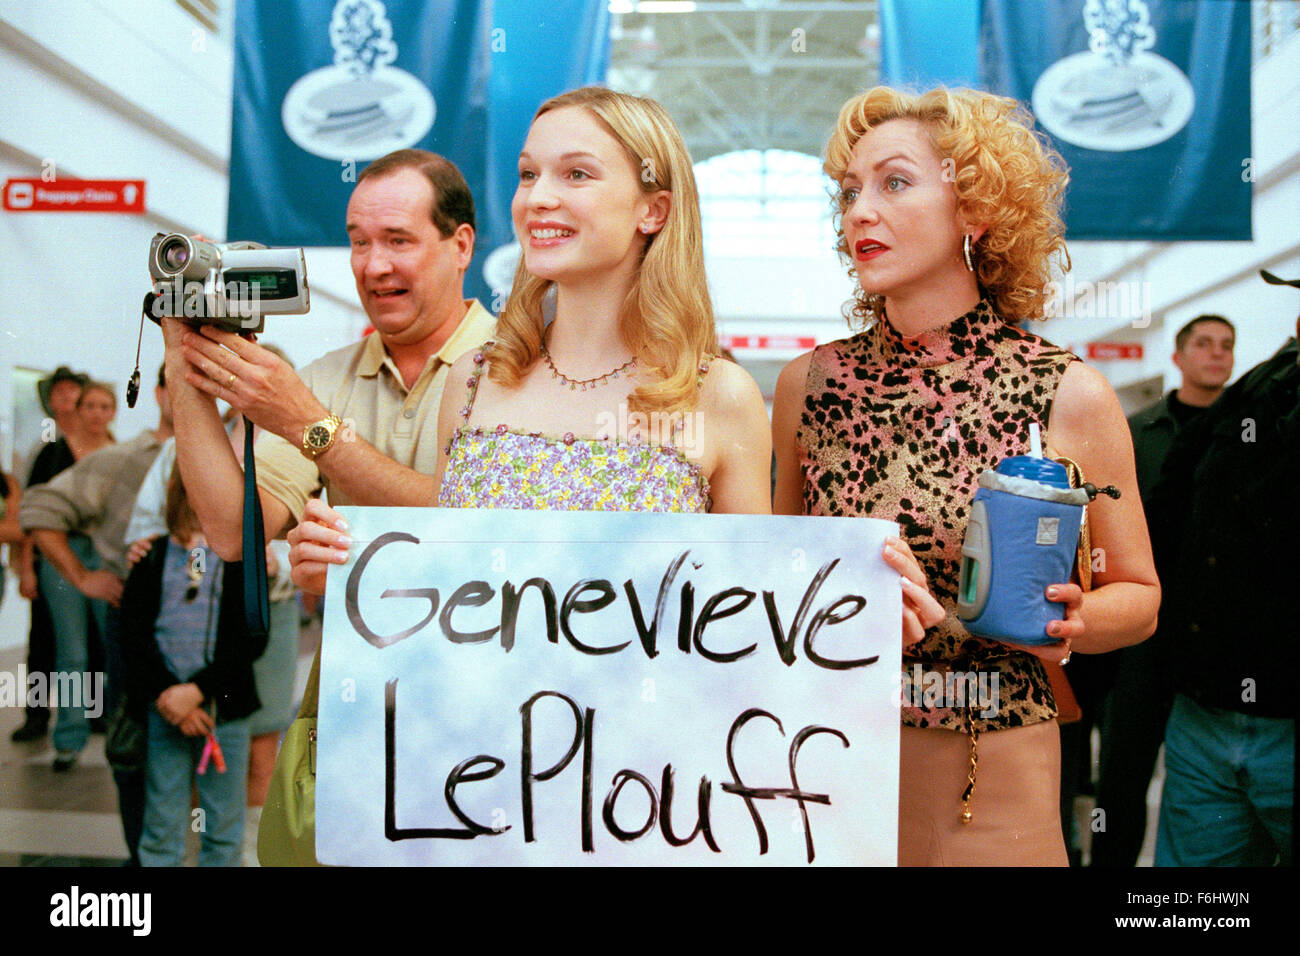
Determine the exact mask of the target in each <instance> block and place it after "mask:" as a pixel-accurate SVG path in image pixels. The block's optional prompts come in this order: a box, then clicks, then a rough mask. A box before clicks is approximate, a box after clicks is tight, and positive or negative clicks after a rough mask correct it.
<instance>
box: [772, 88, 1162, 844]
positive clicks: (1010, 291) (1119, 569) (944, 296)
mask: <svg viewBox="0 0 1300 956" xmlns="http://www.w3.org/2000/svg"><path fill="white" fill-rule="evenodd" d="M1031 122H1032V121H1031V120H1030V118H1029V116H1028V114H1027V113H1026V112H1025V111H1024V110H1023V108H1021V107H1020V106H1019V104H1017V103H1016V102H1015V101H1013V100H1009V99H1005V98H1002V97H997V96H992V95H989V94H985V93H979V92H973V91H969V90H943V89H940V90H933V91H930V92H928V93H925V94H923V95H911V94H907V93H901V92H898V91H895V90H892V89H888V88H885V87H877V88H875V89H872V90H869V91H868V92H866V93H864V94H862V95H860V96H857V97H855V98H853V99H852V100H850V101H849V102H848V103H846V104H845V105H844V107H843V109H842V110H841V112H840V116H839V120H838V122H837V124H836V128H835V131H834V133H833V134H832V136H831V140H830V143H829V145H828V146H827V155H826V164H825V170H826V172H827V173H828V174H829V175H830V176H831V178H832V179H834V180H835V182H836V184H837V185H838V187H839V190H838V197H837V199H838V207H837V216H838V233H839V244H838V248H839V251H840V253H841V254H842V255H844V256H845V257H847V258H848V259H849V261H850V264H851V269H850V274H852V275H853V276H854V277H855V278H856V280H857V284H858V289H857V292H856V295H855V301H854V303H853V305H852V306H851V308H850V310H849V311H850V313H851V314H852V315H853V316H854V317H856V318H858V319H860V320H862V321H864V322H867V323H869V324H868V325H867V327H866V329H865V330H864V331H862V332H860V333H859V334H857V335H854V336H853V337H851V338H848V339H844V340H841V341H838V342H831V343H829V344H827V345H823V346H820V347H819V348H817V349H815V350H813V351H812V352H810V353H808V354H806V355H803V356H801V357H800V358H798V359H796V360H795V361H794V362H792V363H790V365H788V366H787V367H786V368H785V370H784V371H783V372H782V373H781V377H780V380H779V382H778V384H777V390H776V403H775V410H774V413H773V443H774V446H775V450H776V456H777V487H776V498H775V502H774V510H775V511H776V512H777V513H783V514H810V515H838V516H853V515H861V516H870V517H874V518H885V519H889V520H895V521H897V522H898V523H899V525H900V527H901V531H902V534H901V540H896V541H895V544H894V547H895V548H896V549H897V550H898V551H900V552H901V553H903V554H904V555H911V554H915V556H916V559H917V562H918V563H919V569H916V568H914V569H913V570H910V571H904V584H903V587H904V593H905V594H910V595H913V596H914V597H916V596H919V595H926V594H929V595H932V596H933V597H934V598H937V599H938V602H939V605H941V612H940V613H938V614H933V615H931V614H926V615H924V616H922V617H921V619H920V620H908V619H906V618H905V621H904V633H903V641H904V651H903V679H902V688H903V694H902V703H903V706H902V722H903V727H902V736H901V753H900V803H899V862H900V863H902V864H904V865H926V864H930V865H934V864H950V865H964V864H985V865H990V864H991V865H998V864H1021V865H1035V864H1036V865H1064V864H1065V863H1066V862H1067V859H1066V852H1065V845H1064V841H1063V839H1062V834H1061V824H1060V814H1059V807H1058V799H1059V789H1060V740H1059V734H1058V730H1057V726H1056V720H1055V718H1056V715H1057V712H1056V704H1055V700H1054V698H1053V695H1052V690H1051V686H1050V683H1049V679H1048V677H1047V674H1046V671H1045V669H1044V662H1050V663H1051V664H1057V663H1064V662H1066V661H1068V660H1069V657H1070V652H1071V650H1072V649H1073V650H1076V651H1080V652H1085V653H1099V652H1103V651H1108V650H1112V649H1114V648H1117V647H1122V646H1125V645H1128V644H1135V643H1137V642H1139V641H1142V640H1144V639H1145V638H1146V637H1148V636H1149V635H1150V633H1151V631H1152V630H1153V629H1154V626H1155V616H1156V609H1157V607H1158V605H1159V585H1158V584H1157V582H1156V577H1155V571H1154V568H1153V565H1152V560H1151V547H1150V542H1149V540H1148V538H1147V535H1146V524H1145V521H1144V519H1143V515H1142V506H1141V502H1140V501H1139V498H1138V493H1137V481H1136V476H1135V472H1134V465H1133V447H1132V442H1131V439H1130V437H1129V432H1128V427H1127V423H1126V421H1125V419H1124V415H1123V412H1122V411H1121V409H1120V405H1119V402H1118V400H1117V399H1116V397H1115V394H1114V392H1113V391H1112V390H1111V388H1110V386H1109V385H1108V384H1107V383H1106V381H1105V380H1104V379H1103V378H1102V377H1101V376H1100V375H1099V374H1098V373H1097V372H1095V371H1093V370H1092V369H1089V368H1088V367H1087V366H1086V365H1084V364H1083V363H1082V362H1080V361H1078V360H1077V357H1076V356H1074V355H1072V354H1071V353H1069V352H1066V351H1064V350H1062V349H1059V348H1057V347H1056V346H1054V345H1051V344H1050V343H1048V342H1046V341H1044V340H1043V339H1041V338H1039V337H1038V336H1036V335H1033V334H1032V333H1030V332H1027V331H1024V330H1022V329H1021V328H1020V327H1019V323H1021V322H1022V321H1024V320H1026V319H1037V318H1040V317H1042V315H1043V312H1044V311H1045V308H1046V303H1047V299H1048V290H1049V289H1050V286H1049V282H1050V280H1051V276H1052V274H1053V271H1052V270H1053V267H1054V265H1055V264H1056V263H1054V261H1053V260H1063V262H1064V265H1066V267H1068V262H1069V260H1068V256H1067V255H1066V252H1065V243H1064V238H1063V232H1064V229H1063V226H1062V223H1061V219H1060V206H1061V201H1062V197H1063V193H1064V190H1065V185H1066V182H1067V181H1068V177H1067V174H1066V171H1065V169H1064V164H1063V163H1062V161H1061V160H1060V157H1059V156H1057V155H1056V154H1055V152H1054V151H1052V150H1051V149H1050V147H1047V146H1045V145H1044V144H1043V142H1042V141H1041V140H1040V139H1039V138H1038V136H1036V135H1035V133H1034V132H1033V131H1032V129H1031ZM1032 423H1037V424H1038V425H1039V426H1040V428H1042V429H1043V430H1044V433H1045V435H1046V440H1047V442H1048V453H1049V454H1051V455H1058V456H1065V457H1068V458H1070V459H1073V460H1074V461H1075V462H1076V463H1077V464H1078V465H1079V466H1080V468H1081V469H1082V471H1083V473H1084V474H1085V475H1086V476H1087V477H1088V479H1089V480H1090V481H1092V482H1093V483H1095V484H1097V485H1104V484H1114V485H1116V486H1118V487H1119V488H1120V489H1121V490H1122V492H1123V497H1122V498H1121V499H1120V500H1119V501H1118V502H1109V501H1108V502H1106V504H1104V505H1100V506H1098V507H1096V508H1093V509H1089V520H1090V522H1091V530H1092V543H1093V545H1094V547H1095V548H1099V549H1100V553H1101V554H1102V555H1104V561H1103V562H1100V563H1096V564H1095V565H1094V571H1095V573H1094V575H1093V579H1092V583H1093V589H1092V590H1091V591H1089V592H1087V593H1084V592H1083V591H1082V590H1081V589H1080V587H1079V586H1078V585H1077V584H1073V583H1069V582H1064V581H1062V582H1058V583H1055V584H1053V585H1051V586H1049V587H1048V588H1047V591H1046V596H1047V598H1048V599H1049V600H1052V601H1057V602H1060V603H1062V604H1063V605H1064V606H1065V619H1064V620H1062V621H1054V622H1053V623H1052V624H1050V625H1048V627H1047V634H1048V635H1049V636H1050V637H1052V638H1055V639H1056V641H1055V643H1051V644H1046V645H1041V646H1038V647H1026V646H1021V645H1012V644H1004V643H999V642H995V641H990V640H985V639H982V638H978V637H975V636H973V635H971V634H970V632H968V631H967V630H966V629H965V627H964V626H963V625H962V623H961V621H960V620H959V619H958V618H957V615H956V598H957V582H958V572H959V567H960V560H961V544H962V539H963V537H964V534H965V531H966V524H967V520H968V517H969V513H970V506H971V501H972V498H973V497H974V493H975V489H976V481H977V478H978V476H979V474H980V472H982V471H984V470H985V469H991V468H995V467H996V466H997V464H998V462H1000V461H1001V460H1002V459H1003V458H1007V457H1010V456H1014V455H1021V454H1027V453H1028V451H1027V448H1028V436H1029V425H1030V424H1032ZM1096 553H1098V552H1097V551H1094V554H1096ZM958 674H961V675H964V676H963V677H956V675H958ZM970 674H975V675H977V680H979V679H983V680H984V682H985V683H984V685H983V686H984V687H986V688H988V689H989V693H988V694H987V695H986V699H981V700H980V702H979V703H978V704H977V703H975V702H974V701H973V700H971V699H969V698H968V697H967V696H966V695H965V694H961V695H956V694H954V695H952V697H948V696H945V691H944V689H946V688H952V687H955V686H956V685H957V683H958V682H960V681H962V680H969V678H968V677H967V676H965V675H970ZM935 675H937V678H936V676H935ZM918 678H919V679H918ZM954 678H955V679H954ZM968 686H973V685H968ZM936 687H938V688H940V691H939V692H936V690H935V689H936Z"/></svg>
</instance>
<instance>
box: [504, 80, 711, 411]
mask: <svg viewBox="0 0 1300 956" xmlns="http://www.w3.org/2000/svg"><path fill="white" fill-rule="evenodd" d="M569 106H574V107H580V108H582V109H585V110H586V111H587V112H588V113H590V114H591V115H592V116H594V117H595V118H596V120H597V121H598V122H599V123H600V125H601V126H603V127H604V128H605V131H606V132H608V133H609V134H610V135H611V136H613V137H614V139H615V140H617V141H618V143H619V144H620V145H621V146H622V147H623V149H624V151H625V152H626V153H627V157H628V160H629V162H630V163H631V164H632V169H633V170H635V173H636V175H637V178H638V181H639V183H640V186H641V190H642V192H646V193H653V192H657V191H659V190H668V191H669V192H671V193H672V203H671V205H670V207H669V212H668V218H667V219H666V220H665V222H664V225H663V228H662V229H660V230H659V231H658V232H657V233H654V234H652V235H649V236H646V237H645V248H644V250H643V252H642V254H641V263H640V268H639V269H638V270H637V275H636V282H635V284H634V285H633V286H632V290H631V291H630V292H629V293H628V295H627V298H626V299H625V300H624V302H623V305H622V308H621V310H620V314H619V323H620V329H621V331H622V334H623V340H624V341H625V342H626V343H627V344H628V346H629V347H630V348H631V349H632V351H633V352H634V353H635V354H636V356H637V358H638V360H639V361H640V364H641V367H642V368H644V369H647V370H649V371H650V372H651V373H652V374H653V375H654V376H655V378H656V381H654V382H653V383H651V384H648V385H643V386H641V387H640V388H638V389H637V390H636V391H634V392H633V393H632V395H631V396H630V397H629V399H628V406H629V408H630V409H631V410H632V411H643V412H655V411H660V412H677V411H683V412H684V411H688V410H689V409H691V408H693V407H694V405H695V403H696V400H697V398H698V394H699V390H698V388H697V384H696V382H697V378H698V376H699V365H700V362H701V359H702V357H703V356H704V355H706V354H712V353H715V352H717V350H718V340H717V333H716V330H715V328H714V323H713V304H712V301H711V300H710V298H709V289H708V285H707V283H706V282H705V277H704V233H703V229H702V227H701V225H700V201H699V193H698V191H697V189H696V185H695V172H694V170H693V168H692V166H691V157H690V154H689V153H688V152H687V150H686V144H685V143H684V142H683V140H682V136H681V133H680V132H678V129H677V126H676V124H675V123H674V122H673V121H672V118H671V117H670V116H669V115H668V111H667V110H665V109H664V108H663V107H662V106H661V105H659V104H658V103H657V102H655V101H654V100H652V99H648V98H646V97H640V96H631V95H629V94H626V93H616V92H614V91H613V90H608V89H605V88H603V87H597V86H586V87H583V88H581V89H577V90H570V91H569V92H567V93H562V94H560V95H559V96H556V97H553V98H551V99H549V100H547V101H546V102H545V103H543V104H542V105H541V106H540V107H539V108H538V110H537V113H536V115H534V117H533V120H534V122H535V121H536V120H537V117H538V116H541V115H542V114H544V113H548V112H550V111H551V110H557V109H562V108H564V107H569ZM552 285H553V283H552V282H550V281H548V280H546V279H541V278H539V277H537V276H535V275H533V274H532V273H530V272H529V271H528V269H527V268H526V266H525V259H524V258H523V257H522V256H521V257H520V259H519V266H518V268H517V269H516V270H515V279H514V285H513V287H512V288H511V292H510V298H509V299H508V300H507V301H506V304H505V307H504V308H503V309H502V311H501V317H500V318H499V319H498V320H497V334H496V342H495V344H494V345H493V347H492V349H491V351H490V352H489V353H488V357H489V358H490V360H491V363H492V364H491V368H490V370H489V372H488V375H489V377H490V378H491V379H492V380H493V381H496V382H500V383H502V384H503V385H506V386H509V387H514V386H516V385H518V384H519V383H520V382H521V381H522V380H523V377H524V375H525V374H526V373H527V371H528V370H529V368H531V367H532V365H533V363H534V362H536V361H537V360H538V358H539V357H540V356H541V344H542V336H543V334H544V332H545V322H544V320H543V317H542V302H543V300H544V299H545V298H546V294H547V293H548V292H549V291H550V289H551V287H552Z"/></svg>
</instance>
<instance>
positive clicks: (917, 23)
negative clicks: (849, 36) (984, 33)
mask: <svg viewBox="0 0 1300 956" xmlns="http://www.w3.org/2000/svg"><path fill="white" fill-rule="evenodd" d="M979 24H980V14H979V0H880V82H881V83H882V84H884V85H885V86H893V87H898V88H902V89H909V90H916V91H924V90H928V89H932V88H933V87H936V86H974V85H975V80H976V77H977V76H978V73H979V55H978V52H979Z"/></svg>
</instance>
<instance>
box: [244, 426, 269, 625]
mask: <svg viewBox="0 0 1300 956" xmlns="http://www.w3.org/2000/svg"><path fill="white" fill-rule="evenodd" d="M243 577H244V621H245V622H246V623H247V625H248V633H249V636H250V637H253V638H254V639H256V640H260V639H261V638H262V637H264V636H265V635H266V632H267V627H268V621H269V618H270V603H269V601H268V597H267V584H266V532H265V530H264V528H263V526H262V500H261V499H260V498H259V497H258V496H257V465H256V464H255V463H254V460H253V423H252V422H250V421H249V420H248V416H244V575H243Z"/></svg>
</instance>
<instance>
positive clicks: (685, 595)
mask: <svg viewBox="0 0 1300 956" xmlns="http://www.w3.org/2000/svg"><path fill="white" fill-rule="evenodd" d="M343 513H344V514H345V515H346V517H347V520H348V522H349V523H350V525H351V527H352V532H351V534H352V537H353V540H354V542H355V544H354V545H353V549H352V550H353V554H352V558H351V560H350V561H349V563H348V564H346V565H343V566H336V567H331V568H330V571H329V578H328V588H327V595H328V597H327V600H326V608H325V629H324V649H323V656H322V665H321V683H320V694H321V702H320V721H319V745H318V761H317V768H318V777H317V790H316V801H317V802H316V808H317V830H316V841H317V843H316V845H317V855H318V857H319V859H320V860H321V861H322V862H325V863H335V864H352V865H370V864H391V865H417V864H468V865H482V864H539V865H555V864H581V863H596V864H624V863H626V864H663V865H700V864H706V865H707V864H716V865H738V864H739V865H744V864H760V863H770V864H798V865H806V864H808V863H811V862H814V861H815V862H816V863H818V864H823V863H825V864H841V865H842V864H884V865H893V863H894V862H895V860H896V839H897V821H898V735H899V731H898V699H899V698H898V681H899V678H898V675H899V669H900V653H901V650H900V648H901V634H900V631H901V625H900V620H901V614H902V612H901V593H900V588H899V585H898V576H897V574H895V573H894V572H893V571H891V570H890V569H889V568H888V566H887V565H885V563H884V561H883V560H882V558H881V557H880V552H881V547H882V544H883V541H884V538H885V537H886V536H887V535H889V534H895V533H897V526H896V525H894V524H892V523H889V522H884V521H873V520H867V519H861V518H852V519H847V518H790V517H744V516H733V515H706V516H699V515H647V514H596V513H584V512H569V513H557V512H521V511H476V510H450V509H439V508H424V509H397V508H382V509H381V508H346V509H343Z"/></svg>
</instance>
